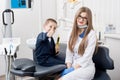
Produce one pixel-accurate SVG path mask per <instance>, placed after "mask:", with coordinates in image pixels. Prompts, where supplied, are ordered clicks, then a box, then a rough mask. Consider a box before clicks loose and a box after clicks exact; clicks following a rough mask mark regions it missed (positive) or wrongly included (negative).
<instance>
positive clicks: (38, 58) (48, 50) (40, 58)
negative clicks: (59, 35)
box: [34, 32, 55, 65]
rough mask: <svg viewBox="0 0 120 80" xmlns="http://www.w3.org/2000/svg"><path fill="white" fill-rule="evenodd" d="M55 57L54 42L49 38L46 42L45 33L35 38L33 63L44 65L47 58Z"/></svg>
mask: <svg viewBox="0 0 120 80" xmlns="http://www.w3.org/2000/svg"><path fill="white" fill-rule="evenodd" d="M54 56H55V42H54V40H53V38H52V37H51V41H49V40H48V37H47V33H44V32H42V33H40V34H39V35H38V37H37V42H36V48H35V50H34V58H35V62H36V63H37V64H39V65H41V64H44V63H46V62H45V61H47V59H48V58H49V57H54Z"/></svg>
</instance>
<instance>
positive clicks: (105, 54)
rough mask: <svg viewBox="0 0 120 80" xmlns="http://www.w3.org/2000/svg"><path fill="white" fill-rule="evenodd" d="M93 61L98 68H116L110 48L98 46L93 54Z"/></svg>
mask: <svg viewBox="0 0 120 80" xmlns="http://www.w3.org/2000/svg"><path fill="white" fill-rule="evenodd" d="M93 62H94V63H95V66H96V68H98V69H114V63H113V60H112V59H111V58H110V56H109V49H108V48H107V47H105V46H98V51H97V53H95V54H94V55H93Z"/></svg>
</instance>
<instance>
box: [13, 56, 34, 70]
mask: <svg viewBox="0 0 120 80" xmlns="http://www.w3.org/2000/svg"><path fill="white" fill-rule="evenodd" d="M12 66H13V68H14V69H15V70H22V71H24V72H34V71H35V63H34V62H33V61H32V60H30V59H26V58H21V59H16V60H15V61H14V62H13V63H12Z"/></svg>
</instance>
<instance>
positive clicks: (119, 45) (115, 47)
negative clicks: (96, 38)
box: [105, 34, 120, 80]
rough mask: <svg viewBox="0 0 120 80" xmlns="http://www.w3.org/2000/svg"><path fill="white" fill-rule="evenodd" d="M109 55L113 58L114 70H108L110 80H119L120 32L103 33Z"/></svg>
mask: <svg viewBox="0 0 120 80" xmlns="http://www.w3.org/2000/svg"><path fill="white" fill-rule="evenodd" d="M105 40H106V45H108V46H109V51H110V57H111V58H112V59H113V60H114V67H115V68H114V70H108V73H109V75H110V77H111V80H120V34H107V35H105Z"/></svg>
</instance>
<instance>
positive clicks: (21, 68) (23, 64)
mask: <svg viewBox="0 0 120 80" xmlns="http://www.w3.org/2000/svg"><path fill="white" fill-rule="evenodd" d="M65 51H66V45H64V44H61V45H60V52H59V53H58V54H57V56H59V57H60V58H62V59H64V58H65ZM33 52H34V51H33ZM34 60H35V58H34V53H33V60H31V59H27V58H20V59H16V60H15V61H14V62H13V63H12V67H13V68H12V69H11V70H10V72H11V73H12V74H13V75H15V76H19V77H21V79H22V78H23V77H25V76H29V77H35V80H54V78H55V77H56V76H57V77H58V76H59V74H60V73H61V72H62V71H63V70H64V69H65V68H66V66H65V65H64V64H59V65H54V66H51V67H45V66H40V65H36V64H35V62H34Z"/></svg>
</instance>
